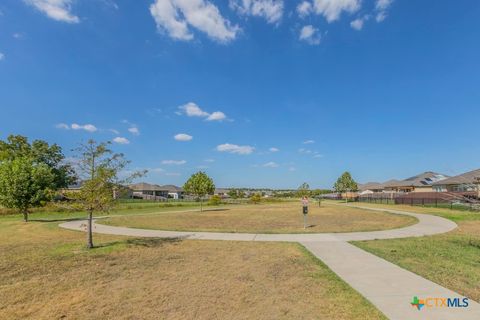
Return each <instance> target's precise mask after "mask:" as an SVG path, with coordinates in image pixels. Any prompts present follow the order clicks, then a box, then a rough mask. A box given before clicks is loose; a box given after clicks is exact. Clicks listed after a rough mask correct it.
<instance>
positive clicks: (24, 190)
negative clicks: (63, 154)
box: [0, 157, 55, 220]
mask: <svg viewBox="0 0 480 320" xmlns="http://www.w3.org/2000/svg"><path fill="white" fill-rule="evenodd" d="M54 190H55V175H54V173H53V172H52V169H51V168H50V167H49V166H48V165H46V164H45V163H36V162H35V161H34V160H33V159H31V158H27V157H20V158H15V159H13V160H4V161H2V162H0V204H1V205H3V206H5V207H7V208H13V209H18V210H20V211H22V212H23V213H24V216H25V220H27V213H28V209H29V208H30V207H33V206H41V205H44V204H45V202H46V201H48V200H50V199H51V197H52V195H53V191H54Z"/></svg>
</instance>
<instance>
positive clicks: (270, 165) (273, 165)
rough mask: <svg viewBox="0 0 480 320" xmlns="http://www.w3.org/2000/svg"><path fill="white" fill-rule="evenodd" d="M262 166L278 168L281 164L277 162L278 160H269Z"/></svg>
mask: <svg viewBox="0 0 480 320" xmlns="http://www.w3.org/2000/svg"><path fill="white" fill-rule="evenodd" d="M262 167H265V168H278V167H279V165H278V163H276V162H273V161H270V162H267V163H265V164H264V165H262Z"/></svg>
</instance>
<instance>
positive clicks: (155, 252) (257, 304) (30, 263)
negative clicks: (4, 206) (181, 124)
mask: <svg viewBox="0 0 480 320" xmlns="http://www.w3.org/2000/svg"><path fill="white" fill-rule="evenodd" d="M150 209H151V208H150ZM150 209H142V210H150ZM180 209H183V208H180ZM152 210H158V208H153V209H152ZM162 210H163V209H162ZM164 210H171V208H165V209H164ZM120 213H121V214H130V213H132V214H138V209H130V210H127V209H123V211H121V212H120ZM78 215H80V216H82V217H83V214H82V213H78ZM73 216H75V214H74V215H73ZM62 217H63V218H70V217H72V214H65V213H56V214H52V215H50V214H48V213H42V214H39V215H38V216H35V215H34V216H32V218H38V219H36V220H34V221H31V222H28V223H23V222H21V217H20V216H8V217H0V270H1V272H0V319H63V318H65V319H158V318H159V317H161V318H166V319H194V318H196V319H254V318H256V319H258V318H262V319H328V320H330V319H333V320H335V319H345V320H350V319H385V318H384V317H383V315H382V314H381V313H380V312H379V311H378V310H376V309H375V308H374V307H373V306H372V305H371V304H370V303H369V302H368V301H367V300H366V299H364V298H363V297H362V296H360V295H359V294H358V293H356V292H355V291H354V290H353V289H352V288H350V287H349V286H348V285H347V284H345V283H344V282H343V281H342V280H341V279H339V278H338V277H337V276H336V275H335V274H334V273H333V272H332V271H331V270H329V269H328V268H327V267H326V266H325V265H324V264H323V263H322V262H320V261H319V260H317V259H316V258H315V257H313V256H312V255H310V254H309V253H308V252H306V250H305V249H304V248H303V247H302V246H300V245H298V244H294V243H259V242H234V241H202V240H175V241H174V240H160V239H134V238H127V237H120V236H108V235H98V234H95V235H94V240H95V243H96V244H97V246H98V247H97V248H95V249H93V250H91V251H87V250H86V249H85V234H84V233H82V232H75V231H69V230H64V229H60V228H59V227H58V223H59V221H50V222H45V221H44V222H40V221H39V218H51V219H60V218H62Z"/></svg>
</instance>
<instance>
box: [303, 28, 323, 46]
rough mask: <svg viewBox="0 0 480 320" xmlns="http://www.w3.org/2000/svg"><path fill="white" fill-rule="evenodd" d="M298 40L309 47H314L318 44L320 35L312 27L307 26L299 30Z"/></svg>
mask: <svg viewBox="0 0 480 320" xmlns="http://www.w3.org/2000/svg"><path fill="white" fill-rule="evenodd" d="M299 39H300V40H302V41H305V42H307V43H309V44H311V45H316V44H320V40H321V35H320V34H319V32H318V29H316V28H314V27H313V26H312V25H307V26H304V27H303V28H302V29H301V30H300V36H299Z"/></svg>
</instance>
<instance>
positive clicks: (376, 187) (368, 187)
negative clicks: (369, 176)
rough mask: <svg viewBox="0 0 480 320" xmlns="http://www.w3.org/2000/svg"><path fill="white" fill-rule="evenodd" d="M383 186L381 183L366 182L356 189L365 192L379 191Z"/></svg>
mask: <svg viewBox="0 0 480 320" xmlns="http://www.w3.org/2000/svg"><path fill="white" fill-rule="evenodd" d="M384 188H385V186H384V184H383V183H380V182H367V183H364V184H360V185H359V186H358V189H359V190H360V191H366V190H380V189H384Z"/></svg>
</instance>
